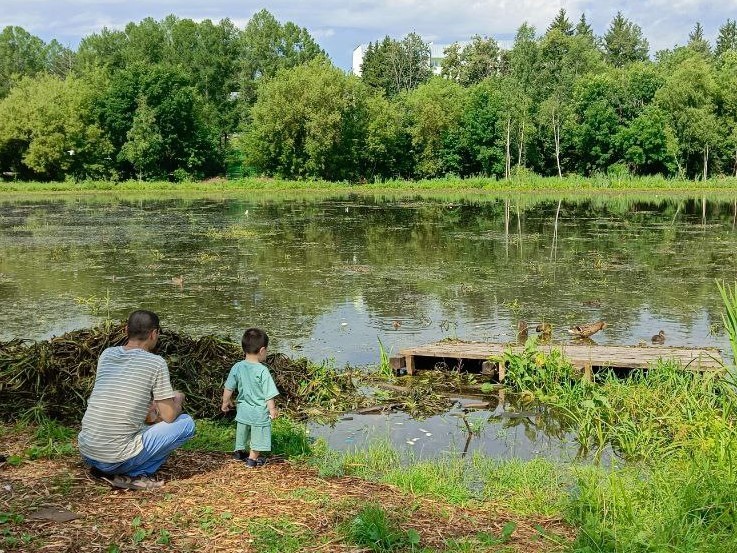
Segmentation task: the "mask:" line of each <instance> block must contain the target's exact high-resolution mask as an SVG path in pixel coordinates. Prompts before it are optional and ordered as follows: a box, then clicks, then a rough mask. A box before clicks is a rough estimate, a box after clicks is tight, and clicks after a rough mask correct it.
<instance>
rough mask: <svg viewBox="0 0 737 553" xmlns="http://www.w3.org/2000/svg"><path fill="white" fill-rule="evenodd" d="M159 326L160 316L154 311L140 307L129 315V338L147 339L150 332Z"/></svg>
mask: <svg viewBox="0 0 737 553" xmlns="http://www.w3.org/2000/svg"><path fill="white" fill-rule="evenodd" d="M158 328H160V326H159V316H158V315H157V314H156V313H154V312H153V311H146V310H144V309H138V310H137V311H134V312H133V313H131V314H130V315H128V338H132V339H134V340H145V339H146V338H148V334H149V332H151V331H152V330H154V329H158Z"/></svg>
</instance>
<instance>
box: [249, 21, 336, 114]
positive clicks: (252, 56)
mask: <svg viewBox="0 0 737 553" xmlns="http://www.w3.org/2000/svg"><path fill="white" fill-rule="evenodd" d="M239 54H240V57H239V60H240V64H241V67H240V75H241V94H242V101H244V102H245V103H246V105H251V103H252V102H253V101H254V100H255V91H256V84H257V82H258V81H259V80H260V79H262V78H269V77H273V76H275V75H276V73H277V72H278V71H279V70H281V69H285V68H289V67H296V66H298V65H301V64H303V63H307V62H309V61H311V60H313V59H315V58H318V57H323V56H325V52H324V51H323V50H322V48H320V46H319V45H318V44H317V42H315V40H314V39H313V38H312V36H311V35H310V33H309V32H308V31H307V29H305V28H304V27H299V26H297V25H295V24H294V23H292V22H291V21H288V22H287V23H284V24H281V23H279V21H277V20H276V18H275V17H274V16H273V15H272V14H271V13H270V12H268V11H267V10H265V9H264V10H261V11H259V12H257V13H256V14H254V15H253V17H251V19H250V20H249V21H248V24H247V25H246V28H245V29H244V30H243V32H242V33H241V36H240V49H239Z"/></svg>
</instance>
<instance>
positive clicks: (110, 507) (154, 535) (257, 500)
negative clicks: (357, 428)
mask: <svg viewBox="0 0 737 553" xmlns="http://www.w3.org/2000/svg"><path fill="white" fill-rule="evenodd" d="M23 439H24V438H23V437H22V436H18V435H14V436H9V435H6V436H0V451H2V452H3V453H6V454H8V453H13V452H20V451H23V450H25V448H26V447H27V444H24V443H23ZM160 476H161V477H163V478H164V480H165V481H166V484H165V485H164V486H163V487H162V488H160V489H156V490H147V491H129V490H116V489H113V488H111V487H110V486H109V485H107V484H106V483H105V482H104V481H102V480H99V479H97V478H94V477H93V476H91V475H90V473H89V471H88V470H87V469H86V468H85V467H84V465H83V464H82V463H81V462H80V461H78V460H77V459H75V458H69V457H67V458H62V459H54V460H36V461H24V462H23V463H22V464H20V465H18V466H11V465H10V464H8V463H2V464H0V517H4V518H0V553H1V552H2V551H3V550H5V551H29V552H31V551H44V552H46V551H48V552H114V551H121V552H123V551H201V552H229V553H235V552H250V551H260V550H264V546H263V543H261V542H259V541H258V539H259V538H258V536H254V533H253V528H254V525H257V526H259V527H260V528H261V529H264V528H266V529H267V530H269V531H273V535H276V536H277V538H278V536H279V535H283V534H284V533H285V532H286V533H295V532H296V533H297V534H300V533H301V534H302V542H301V545H300V546H299V549H298V550H299V551H314V552H317V551H321V552H348V551H352V552H357V551H367V550H366V549H362V548H360V547H356V546H355V545H351V544H348V543H346V542H345V539H344V537H343V536H342V535H341V534H340V532H339V531H338V527H339V526H340V525H341V523H343V522H345V521H348V520H350V519H351V518H352V516H354V515H355V514H356V513H357V512H358V511H359V510H360V509H361V508H362V507H363V506H364V505H365V504H366V503H368V502H373V503H378V504H380V505H382V506H383V507H384V508H385V510H386V511H387V513H389V514H390V515H391V516H395V517H397V518H398V519H400V520H401V527H402V528H403V529H405V530H407V529H409V528H414V529H415V530H417V531H418V532H419V534H420V536H421V540H422V545H423V546H426V547H433V548H438V549H440V550H443V549H444V545H445V543H446V540H448V539H452V538H463V537H472V536H474V535H476V534H477V533H478V532H487V533H492V534H494V535H500V533H501V530H502V528H503V526H504V525H505V523H507V522H509V521H513V522H515V523H516V524H517V529H516V530H515V532H514V534H513V535H512V537H511V539H510V541H509V542H507V543H506V544H505V546H507V547H512V548H513V549H516V550H517V551H524V552H528V551H529V552H538V551H556V550H560V549H561V546H560V545H557V544H556V543H555V542H554V541H552V540H551V539H549V538H547V537H543V536H542V535H541V534H540V532H539V530H538V528H540V527H542V528H543V529H544V530H545V532H546V533H549V534H554V535H556V536H558V537H561V538H563V539H564V540H566V541H567V540H568V539H571V538H572V536H573V531H572V529H571V528H570V527H568V526H566V525H565V524H564V523H563V522H562V521H560V520H557V519H550V518H525V517H520V516H517V515H511V514H509V513H504V512H500V511H499V510H498V509H496V508H495V507H494V506H493V505H490V504H488V503H485V504H483V505H481V506H479V507H477V508H465V507H458V506H455V505H451V504H449V503H445V502H442V501H438V500H434V499H428V498H422V497H417V496H414V495H412V494H409V493H407V492H404V491H402V490H399V489H397V488H395V487H392V486H388V485H383V484H377V483H372V482H368V481H365V480H361V479H357V478H352V477H340V478H329V479H323V478H319V477H318V476H317V471H316V470H314V469H311V468H309V467H305V466H303V465H300V464H293V463H290V462H274V463H270V464H267V465H266V466H265V467H263V468H260V469H249V468H247V467H246V466H245V465H244V464H243V463H242V462H238V461H235V460H232V459H231V458H230V456H229V455H225V454H215V453H197V452H186V451H185V452H176V453H175V454H174V455H173V456H172V457H171V458H170V459H169V461H168V462H167V464H166V465H165V466H164V467H163V468H162V470H161V471H160ZM49 508H52V509H51V510H53V509H56V510H57V511H59V512H60V514H61V515H62V518H63V515H65V514H66V515H69V516H74V515H76V516H77V517H78V518H75V519H74V520H69V521H66V522H59V521H53V520H38V519H36V518H34V514H35V515H36V516H38V515H39V514H41V515H42V516H46V515H47V514H48V512H49ZM44 513H45V514H44ZM70 513H71V514H70ZM9 514H12V515H22V520H21V517H17V516H12V515H11V516H10V517H8V515H9ZM284 521H288V522H289V524H286V526H285V523H284ZM304 535H308V536H311V538H310V539H308V540H304ZM8 537H10V538H11V540H10V541H8V539H7V538H8ZM254 538H255V540H256V541H254ZM3 540H4V542H3ZM14 540H18V541H17V543H15V544H13V541H14ZM274 550H276V549H274ZM292 550H295V549H292ZM476 550H477V551H484V549H483V548H481V549H476ZM489 550H498V549H489Z"/></svg>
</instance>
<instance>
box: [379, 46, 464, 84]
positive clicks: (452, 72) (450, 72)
mask: <svg viewBox="0 0 737 553" xmlns="http://www.w3.org/2000/svg"><path fill="white" fill-rule="evenodd" d="M462 51H463V47H462V46H461V45H460V44H458V43H457V42H454V43H453V44H451V45H450V46H448V47H446V48H445V50H443V55H444V57H443V61H441V62H440V76H441V77H445V78H447V79H450V80H452V81H455V82H459V81H460V80H461V68H462V65H463V60H462V58H461V52H462ZM367 55H368V52H367Z"/></svg>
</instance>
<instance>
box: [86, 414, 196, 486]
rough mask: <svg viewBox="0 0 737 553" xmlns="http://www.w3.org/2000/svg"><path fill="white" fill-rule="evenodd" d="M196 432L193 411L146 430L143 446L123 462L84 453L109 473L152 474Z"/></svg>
mask: <svg viewBox="0 0 737 553" xmlns="http://www.w3.org/2000/svg"><path fill="white" fill-rule="evenodd" d="M192 436H194V420H192V417H190V416H189V415H179V416H178V417H177V419H176V420H175V421H174V422H172V423H168V422H159V423H156V424H154V425H151V426H149V427H148V428H147V429H146V430H144V431H143V434H142V435H141V440H142V441H143V449H142V450H141V451H140V453H139V454H138V455H136V456H135V457H131V458H130V459H126V460H125V461H121V462H120V463H103V462H101V461H95V460H94V459H90V458H88V457H85V456H84V455H83V456H82V459H83V460H84V462H85V463H86V464H88V465H89V466H91V467H94V468H96V469H98V470H101V471H102V472H104V473H106V474H126V475H128V476H143V475H151V474H153V473H155V472H156V471H157V470H159V467H160V466H161V465H163V464H164V461H166V459H167V457H169V455H170V454H171V452H172V451H174V450H175V449H177V448H178V447H179V446H181V445H182V444H183V443H184V442H186V441H187V440H189V439H190V438H191V437H192Z"/></svg>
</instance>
